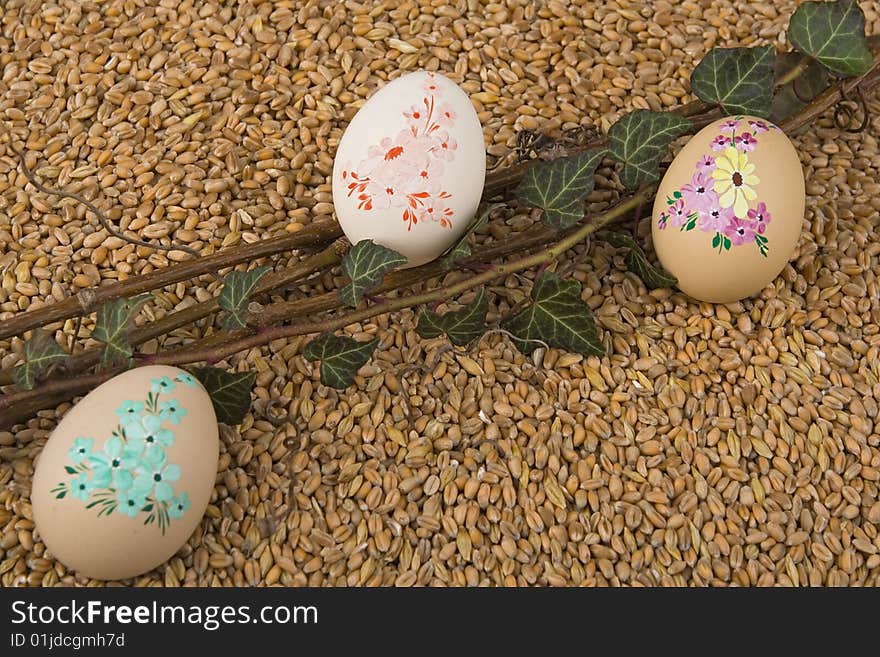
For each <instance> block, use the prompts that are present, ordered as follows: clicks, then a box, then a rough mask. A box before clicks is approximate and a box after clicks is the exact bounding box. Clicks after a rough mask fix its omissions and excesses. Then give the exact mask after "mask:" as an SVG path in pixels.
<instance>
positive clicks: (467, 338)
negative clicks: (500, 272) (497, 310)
mask: <svg viewBox="0 0 880 657" xmlns="http://www.w3.org/2000/svg"><path fill="white" fill-rule="evenodd" d="M488 310H489V299H488V296H487V295H486V288H484V287H481V288H480V291H479V292H478V293H477V296H476V297H474V300H473V301H471V302H470V303H469V304H467V305H466V306H464V307H463V308H460V309H459V310H454V311H452V312H448V313H444V314H442V315H438V314H437V313H435V312H432V311H430V310H423V311H422V312H421V314H420V315H419V324H418V326H417V327H416V332H417V333H418V334H419V335H420V336H422V337H423V338H428V339H430V338H436V337H437V336H439V335H442V334H444V333H445V334H446V335H447V337H448V338H449V341H450V342H452V344H454V345H457V346H459V347H463V346H465V345H467V344H470V343H471V342H472V341H473V340H475V339H476V338H478V337H480V336H481V335H482V334H483V331H484V330H485V329H486V312H487V311H488Z"/></svg>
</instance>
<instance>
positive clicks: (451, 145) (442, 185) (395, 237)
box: [333, 71, 486, 267]
mask: <svg viewBox="0 0 880 657" xmlns="http://www.w3.org/2000/svg"><path fill="white" fill-rule="evenodd" d="M485 177H486V147H485V144H484V141H483V131H482V128H481V126H480V121H479V119H478V118H477V113H476V111H475V110H474V107H473V105H472V104H471V102H470V99H469V98H468V96H467V94H466V93H465V92H464V91H463V90H462V89H461V88H460V87H459V86H458V85H456V84H455V83H454V82H453V81H452V80H450V79H449V78H447V77H445V76H443V75H441V74H439V73H433V72H431V71H418V72H415V73H409V74H407V75H403V76H401V77H399V78H397V79H396V80H394V81H392V82H389V83H388V84H386V85H385V86H384V87H382V88H381V89H380V90H379V91H377V92H376V93H375V94H373V95H372V96H371V97H370V98H369V99H368V100H367V101H366V102H365V103H364V105H363V107H361V108H360V110H358V112H357V114H356V115H355V116H354V118H353V119H352V121H351V123H349V125H348V127H347V128H346V130H345V133H344V134H343V135H342V139H341V140H340V142H339V147H338V149H337V152H336V158H335V161H334V165H333V205H334V208H335V210H336V216H337V218H338V220H339V223H340V225H341V227H342V230H343V232H344V233H345V235H346V237H348V239H349V240H350V241H351V242H352V244H356V243H357V242H360V241H361V240H367V239H372V240H374V241H375V242H376V243H378V244H381V245H383V246H386V247H388V248H391V249H394V250H395V251H397V252H399V253H401V254H402V255H403V256H405V257H406V258H407V261H408V262H407V265H406V266H408V267H413V266H416V265H420V264H424V263H426V262H429V261H431V260H433V259H435V258H437V257H438V256H439V255H441V254H442V253H443V252H444V251H446V250H447V249H448V248H449V247H450V246H452V244H454V243H455V242H456V240H458V239H459V238H460V237H461V236H462V235H463V234H464V232H465V231H466V229H467V227H468V224H469V223H470V222H471V220H472V219H473V216H474V214H475V212H476V210H477V206H478V205H479V203H480V198H481V196H482V193H483V184H484V182H485Z"/></svg>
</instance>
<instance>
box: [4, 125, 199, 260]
mask: <svg viewBox="0 0 880 657" xmlns="http://www.w3.org/2000/svg"><path fill="white" fill-rule="evenodd" d="M4 133H5V134H8V135H9V148H10V150H11V151H12V152H13V153H15V154H16V156H18V162H19V168H20V169H21V172H22V173H23V174H24V177H25V178H27V179H28V182H29V183H30V184H31V185H33V186H34V187H35V188H36V189H37V191H40V192H43V194H53V195H55V196H60V197H61V198H69V199H73V200H74V201H76V202H77V203H82V204H83V205H84V206H86V208H87V209H88V210H89V211H90V212H91V213H92V214H93V215H95V216H96V217H97V218H98V221H99V222H100V224H101V226H102V227H103V228H104V230H106V231H107V232H108V233H110V234H111V235H113V237H118V238H119V239H121V240H124V241H126V242H129V243H131V244H135V245H137V246H144V247H147V248H149V249H156V250H157V251H182V252H183V253H186V254H188V255H191V256H192V257H194V258H198V257H199V256H200V254H199V252H198V251H196V250H195V249H193V248H191V247H189V246H184V245H183V244H170V245H169V244H159V243H156V242H148V241H146V240H142V239H140V238H138V237H130V236H129V235H126V234H125V233H123V232H122V231H121V230H119V229H117V228H116V226H114V225H113V224H111V223H110V220H109V219H107V215H105V214H104V212H103V210H101V209H100V208H99V207H98V206H97V205H95V204H94V203H92V202H91V201H90V200H89V199H87V198H86V197H85V196H83V195H82V194H77V193H76V192H68V191H65V190H63V189H53V188H52V187H46V186H45V185H43V184H42V183H41V182H40V181H39V180H37V177H36V176H35V175H34V173H33V172H32V171H31V170H30V167H28V165H27V159H26V158H25V155H24V153H23V152H22V151H21V150H19V148H18V147H17V146H16V145H15V143H14V141H13V138H12V133H11V132H9V131H8V130H7V129H6V128H5V127H3V126H2V125H0V136H2V135H3V134H4ZM206 273H207V272H206Z"/></svg>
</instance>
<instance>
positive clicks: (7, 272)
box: [0, 0, 880, 586]
mask: <svg viewBox="0 0 880 657" xmlns="http://www.w3.org/2000/svg"><path fill="white" fill-rule="evenodd" d="M796 4H797V3H796V2H770V1H766V2H762V1H758V2H731V1H728V0H711V1H708V0H701V1H686V2H667V1H664V0H659V1H657V2H639V1H635V0H632V1H627V0H610V1H608V2H601V3H599V2H587V1H585V0H580V1H577V2H572V3H569V4H567V3H564V2H557V1H552V0H551V1H549V2H514V1H511V2H498V3H478V2H474V1H467V2H463V1H458V2H451V3H450V2H433V3H428V2H422V3H414V2H384V3H357V2H330V1H321V2H316V1H309V2H292V1H284V0H281V1H278V2H247V1H243V2H217V1H214V0H205V1H201V0H199V1H195V2H193V1H188V0H183V1H180V0H161V1H159V2H155V1H152V0H150V1H144V0H141V1H135V0H124V1H120V0H108V1H106V2H100V3H97V2H80V1H79V0H57V1H56V2H52V3H44V2H41V1H40V0H4V2H3V3H2V5H0V71H2V77H0V119H2V121H3V123H4V125H5V126H7V127H8V128H9V129H10V130H11V131H12V132H13V133H14V135H15V136H16V139H17V140H18V143H19V144H24V145H25V147H26V150H27V153H28V162H29V164H30V165H31V166H32V168H33V169H34V170H35V171H36V172H37V174H38V175H39V176H40V177H41V179H42V180H44V181H45V182H46V183H47V184H50V185H53V186H62V187H65V188H67V189H69V190H71V191H78V192H80V193H82V194H85V195H86V196H88V197H89V198H91V199H93V200H94V202H95V203H96V204H97V205H98V206H99V207H101V208H102V209H104V210H105V211H106V212H107V214H108V216H109V217H110V219H111V220H112V221H113V222H114V223H115V224H116V225H118V226H120V227H122V228H124V229H126V230H128V231H131V232H132V233H134V234H137V235H139V236H140V237H142V238H145V239H151V240H158V241H160V242H163V243H166V244H168V243H170V241H171V240H172V239H173V240H175V241H178V242H182V243H186V244H188V245H189V246H190V247H192V248H194V249H197V250H199V251H201V252H202V253H212V252H214V251H216V250H218V249H220V248H227V247H231V246H234V245H236V244H240V243H251V242H255V241H258V240H265V239H271V238H272V237H273V236H275V235H278V234H282V233H285V232H289V231H296V230H298V229H300V228H301V227H302V226H303V225H305V224H308V223H309V222H311V221H315V220H317V219H321V218H327V217H329V216H330V215H332V212H333V208H332V203H331V194H330V182H329V174H330V172H331V168H332V162H333V155H334V153H335V148H336V145H337V144H338V142H339V139H340V136H341V134H342V131H343V129H344V128H345V126H346V125H347V122H348V121H349V120H350V119H351V117H352V116H353V115H354V113H355V112H356V110H357V108H358V107H359V106H360V105H361V104H362V103H363V101H364V100H365V98H366V97H368V96H369V94H370V93H371V92H373V91H374V90H375V89H376V88H378V86H379V85H381V84H382V83H383V82H384V81H385V80H388V79H391V78H393V77H395V76H397V75H400V74H401V73H403V72H405V71H409V70H414V69H417V68H427V69H431V70H438V71H441V72H443V73H444V74H446V75H448V76H449V77H451V78H452V79H453V80H455V81H456V82H458V83H459V84H461V85H462V87H463V88H464V89H465V90H466V91H467V92H468V93H469V94H470V95H471V98H472V99H473V102H474V105H475V107H476V108H477V111H478V114H479V118H480V120H481V122H482V125H483V128H484V134H485V139H486V144H487V148H488V152H489V155H490V158H489V159H490V162H489V164H490V166H495V165H498V164H504V163H506V162H509V161H510V155H509V154H510V152H511V150H512V148H513V146H514V145H515V141H516V134H517V132H518V131H520V130H523V129H534V130H540V131H544V132H548V133H550V134H552V135H559V134H561V132H562V131H564V130H568V129H571V128H574V127H576V126H578V125H582V126H589V125H596V126H598V127H600V128H602V129H607V127H608V126H609V125H610V124H611V123H613V122H614V121H615V120H616V119H617V118H618V117H619V116H620V115H621V114H622V113H625V112H626V111H628V110H631V109H634V108H650V109H655V110H660V109H665V108H671V107H674V106H676V105H678V104H680V103H682V102H685V101H687V100H689V99H691V95H690V93H689V83H688V79H689V75H690V73H691V71H692V70H693V67H694V66H695V65H696V63H697V62H698V61H699V59H700V58H701V57H702V56H703V55H704V54H705V53H706V51H707V50H708V49H710V48H711V47H713V46H734V45H756V44H764V43H769V44H773V45H775V46H777V48H779V49H786V48H787V47H788V45H787V43H786V39H785V26H786V24H787V21H788V17H789V16H790V14H791V12H792V11H793V10H794V8H795V6H796ZM861 6H862V8H863V9H864V11H865V12H866V14H867V18H868V33H869V34H878V33H880V15H878V10H877V7H876V4H875V3H873V2H862V3H861ZM869 104H870V107H871V110H872V112H873V113H872V116H871V118H870V120H869V122H868V127H867V129H866V130H865V131H864V132H861V133H848V132H845V131H841V130H838V129H836V128H835V127H834V124H833V122H832V120H831V116H830V115H829V116H826V117H824V118H823V119H822V120H820V121H819V122H817V123H816V124H815V125H813V126H811V128H810V129H809V130H808V131H805V132H803V133H802V134H800V135H799V136H797V137H796V139H795V142H796V146H797V147H798V150H799V152H800V155H801V158H802V162H803V165H804V171H805V174H806V180H807V194H808V199H807V212H806V218H805V222H804V231H803V234H802V237H801V240H800V242H799V245H798V249H797V252H796V253H795V255H794V256H793V258H792V260H791V262H790V264H789V265H788V266H787V267H786V269H785V270H784V271H783V273H782V275H781V276H780V277H778V278H777V279H776V280H775V281H774V282H773V283H772V284H770V285H768V286H767V287H766V288H765V290H764V291H763V292H762V293H761V294H760V295H759V296H757V297H755V298H754V299H751V300H747V301H743V302H740V303H735V304H728V305H723V306H722V305H711V304H699V303H695V302H693V301H692V300H690V299H688V298H687V297H685V296H684V295H682V294H680V293H677V292H675V291H673V290H659V291H654V292H649V291H647V290H646V289H645V288H644V286H643V285H642V284H641V282H640V281H639V280H638V279H637V278H636V277H634V276H632V275H631V274H628V273H626V271H625V269H624V267H623V259H622V257H621V256H620V254H619V253H618V252H617V251H616V250H615V249H612V248H611V247H609V246H607V245H605V244H602V243H599V242H595V241H594V242H593V243H592V244H590V245H589V248H588V249H587V248H586V246H587V245H584V247H582V248H579V249H576V250H574V251H572V252H570V253H569V254H568V256H567V258H566V259H565V260H563V262H562V263H561V266H563V267H566V268H567V269H569V270H570V271H571V272H572V275H573V276H574V277H575V278H577V279H578V280H580V281H581V282H582V284H583V288H584V292H583V298H584V299H585V300H586V301H587V303H588V304H589V305H590V306H591V307H592V308H593V309H594V312H595V314H596V316H597V319H598V323H599V325H600V327H601V334H602V338H603V340H604V342H605V344H606V346H607V347H608V355H607V356H605V357H603V358H587V359H585V358H583V357H582V356H579V355H573V354H568V353H564V352H561V351H558V350H555V349H550V350H545V349H543V348H542V349H538V350H537V351H536V352H535V354H534V356H533V357H529V358H526V357H524V356H523V355H522V354H520V353H519V352H518V351H517V350H516V349H515V348H514V347H513V346H512V344H511V343H510V341H509V339H508V338H507V336H505V335H503V334H501V333H498V332H493V333H489V334H488V335H487V336H486V337H485V338H484V339H483V340H482V341H480V343H479V344H478V345H476V346H475V347H474V348H473V349H472V350H470V351H469V352H463V351H455V350H450V349H449V348H448V347H446V346H445V343H444V342H443V341H442V340H434V341H425V340H421V339H419V338H418V336H417V335H416V333H415V331H414V320H415V315H414V313H412V312H400V313H396V314H394V315H392V316H382V317H378V318H376V319H375V320H374V321H371V322H369V323H365V324H362V325H356V326H353V327H350V330H349V333H350V334H351V335H354V336H355V337H360V336H378V337H380V338H381V343H380V347H379V349H378V351H377V352H376V354H375V356H374V358H373V360H372V361H371V362H370V363H369V364H368V365H367V366H365V367H364V368H363V369H362V370H361V373H360V376H359V377H358V382H357V385H355V386H353V387H351V388H349V389H348V390H345V391H335V390H332V389H328V388H325V387H323V386H321V385H320V383H319V380H318V379H319V377H318V371H317V368H316V367H314V366H313V365H312V364H310V363H308V362H306V361H305V360H303V358H302V357H301V356H300V355H299V353H300V351H301V347H302V344H303V341H301V340H295V341H292V342H289V343H282V344H272V345H270V346H269V347H267V348H264V349H258V350H253V351H251V352H248V353H244V354H240V355H239V356H236V357H235V358H233V359H230V360H229V361H228V362H227V364H228V366H229V367H230V368H236V369H246V368H249V367H250V368H255V369H256V370H257V372H258V377H257V388H256V390H255V398H254V404H253V407H252V412H251V413H250V414H249V415H248V416H247V418H246V419H245V421H244V423H243V424H242V425H241V426H239V427H235V428H228V427H223V428H222V431H221V438H222V441H221V442H222V445H221V458H220V467H219V470H218V473H217V482H216V486H215V491H214V494H213V497H212V501H211V504H210V506H209V507H208V511H207V514H206V516H205V519H204V520H203V522H202V523H201V525H200V526H199V528H198V530H197V531H196V532H195V534H194V535H193V536H192V538H191V539H190V541H189V542H188V544H187V545H185V546H184V547H183V548H182V549H181V550H180V552H179V553H178V555H177V556H175V557H174V558H173V559H171V560H170V561H169V562H168V563H167V564H165V565H163V566H161V567H159V568H157V569H156V570H154V571H152V572H150V573H147V574H145V575H143V576H141V577H138V578H136V579H134V580H130V581H127V582H124V584H134V585H138V586H141V585H168V586H177V585H211V586H228V585H237V586H240V585H264V584H265V585H272V584H281V585H306V584H309V585H335V586H340V585H370V586H375V585H397V586H412V585H449V586H452V585H472V586H476V585H487V586H492V585H542V586H543V585H550V586H562V585H647V586H652V585H664V586H666V585H674V586H704V585H713V586H730V585H761V586H764V585H774V584H779V585H788V586H791V585H796V586H803V585H875V584H877V583H878V573H880V538H878V523H880V501H878V484H880V434H878V431H877V426H876V422H877V420H876V418H877V409H878V403H877V398H878V396H880V360H878V349H880V289H878V278H877V276H878V272H880V263H878V255H880V237H878V235H877V232H876V230H877V223H878V209H880V177H878V170H880V148H878V141H877V140H878V135H880V118H878V117H880V103H878V102H877V100H876V98H872V99H870V101H869ZM25 182H26V181H25V179H24V176H23V175H22V174H21V173H20V172H19V171H18V170H17V168H16V160H15V157H14V154H13V153H12V151H11V150H10V149H9V148H8V147H7V146H6V145H5V142H4V143H3V144H0V283H2V284H0V321H2V320H3V319H4V318H9V317H11V316H13V315H15V314H17V313H20V312H22V311H24V310H27V309H28V308H30V307H38V306H39V305H41V304H43V303H46V302H47V301H48V300H51V299H62V298H65V297H66V296H68V295H69V294H71V293H75V292H76V291H78V290H80V289H83V288H86V287H88V286H91V285H94V284H96V283H98V282H100V281H102V280H123V279H125V278H127V277H129V276H131V275H135V274H142V273H147V272H149V271H151V270H154V269H157V268H161V267H165V266H167V265H168V264H169V257H172V258H174V257H176V256H177V255H178V254H179V255H180V258H181V259H184V258H186V257H187V256H186V255H184V254H182V253H180V252H177V253H176V254H175V253H173V252H172V253H171V254H170V256H169V254H168V253H167V252H162V251H157V250H153V249H147V248H144V247H139V246H134V245H131V244H126V243H124V242H122V241H121V240H119V239H118V238H115V237H113V236H110V235H108V234H106V233H105V232H104V231H102V230H101V229H100V227H99V226H97V225H96V223H95V222H94V221H93V218H92V217H88V218H87V217H86V214H85V212H84V208H83V207H82V206H80V205H77V204H76V203H74V202H71V201H63V202H61V203H58V202H57V199H55V198H52V197H46V196H45V195H43V194H40V193H37V192H33V191H32V190H31V189H30V188H28V189H25ZM618 193H619V185H617V183H616V182H615V180H614V178H613V174H612V172H611V171H610V170H607V169H606V170H602V171H600V176H599V185H598V188H597V190H596V192H594V194H593V200H594V201H595V202H596V203H597V204H599V205H601V204H603V203H609V202H612V201H613V200H614V199H616V198H617V197H618ZM508 215H509V216H507V217H505V218H503V219H501V220H499V221H497V222H494V223H493V224H492V225H491V226H490V227H489V228H487V229H485V230H484V231H482V232H481V234H480V236H479V240H480V241H484V242H489V241H492V240H495V239H501V238H503V237H504V236H505V235H506V234H508V232H509V231H510V230H513V229H521V228H522V227H524V226H527V225H528V224H529V223H531V222H533V221H534V220H535V217H534V215H533V214H531V213H528V212H521V213H518V214H517V213H508ZM648 232H649V231H648ZM282 260H284V259H283V258H282ZM278 262H280V261H278ZM533 276H534V272H528V273H526V274H524V275H517V276H512V277H510V278H508V279H507V280H503V281H501V282H499V284H498V285H497V286H495V287H494V288H493V291H494V292H496V294H495V295H493V298H494V302H493V305H492V307H491V308H490V316H489V319H490V321H496V320H497V319H498V317H499V316H500V315H501V314H503V313H504V312H506V310H507V309H509V308H510V307H511V306H513V305H514V304H516V303H518V302H519V301H520V300H521V299H522V298H523V296H524V295H527V294H528V291H529V288H530V285H531V279H532V278H533ZM340 280H341V278H340V277H339V273H338V271H337V272H333V273H331V274H327V275H324V276H322V277H320V278H318V279H316V280H314V281H312V282H311V283H310V285H309V286H307V287H302V288H298V289H296V290H292V291H290V292H289V295H290V296H291V297H293V296H295V295H306V294H313V293H317V292H321V291H325V290H327V289H329V288H330V286H332V285H334V284H336V283H338V282H339V281H340ZM434 284H436V282H435V283H434ZM217 287H218V284H217V283H216V282H214V281H213V280H212V279H211V278H210V277H204V278H203V279H200V280H197V281H190V282H189V283H186V284H183V283H181V284H177V285H172V286H169V287H167V288H165V289H163V290H161V291H159V292H158V293H157V295H156V299H155V300H154V301H153V302H151V303H150V304H148V306H147V307H146V310H145V312H144V317H143V318H142V319H147V320H148V319H150V318H158V317H162V316H163V315H164V314H166V313H168V312H170V311H172V310H175V309H179V308H183V307H186V306H187V305H190V304H193V303H197V302H199V301H203V300H205V299H207V298H208V297H210V296H212V295H214V294H216V292H217ZM464 300H465V301H466V300H467V297H465V299H464ZM92 321H93V317H92V318H90V319H89V320H87V321H86V322H85V323H84V326H83V327H82V333H81V335H82V338H83V339H82V340H80V345H82V344H87V343H86V342H85V341H84V339H85V337H86V336H87V335H88V331H89V330H90V325H91V322H92ZM74 326H75V324H74V322H72V321H69V322H65V323H64V324H58V325H57V326H56V327H54V328H57V330H58V333H57V335H58V337H59V339H60V340H61V341H62V342H67V343H69V342H70V341H71V340H72V339H73V336H72V333H73V331H74ZM206 328H207V327H205V326H203V325H202V324H201V323H200V324H199V325H197V326H194V327H191V328H189V329H187V330H182V331H178V332H176V333H175V334H174V335H173V336H172V337H170V338H169V339H167V340H166V341H164V343H163V344H164V345H166V346H169V345H173V344H177V343H180V342H181V341H183V340H186V339H189V338H192V337H197V336H199V335H201V334H202V333H203V332H204V331H205V330H206ZM21 347H22V345H21V341H20V340H19V339H14V340H11V341H9V340H7V341H2V342H0V363H2V365H3V366H4V367H9V366H11V365H13V364H14V363H15V362H16V360H17V358H18V355H19V354H20V352H21ZM159 347H160V345H159V344H157V343H156V342H155V341H154V342H152V343H149V344H148V345H146V346H145V350H148V351H149V350H155V349H157V348H159ZM272 398H274V399H277V400H279V401H278V402H275V403H268V400H269V399H272ZM68 408H69V404H65V405H62V406H60V407H59V408H57V409H54V410H49V411H45V412H42V413H40V415H39V416H38V417H36V418H34V419H33V420H32V421H30V422H29V423H27V425H22V426H19V427H17V428H16V430H15V431H12V432H0V485H2V487H0V584H2V585H3V586H54V585H73V584H89V585H101V584H103V583H102V582H91V581H89V580H86V579H83V578H81V577H77V576H75V575H74V574H72V573H69V572H67V571H66V570H65V568H64V566H63V565H62V564H60V563H58V562H56V561H55V560H54V559H52V557H51V555H50V554H49V553H48V552H47V551H46V549H45V547H44V545H43V544H42V543H41V541H40V537H39V532H38V531H36V530H35V529H34V525H33V522H32V519H31V507H30V501H29V494H30V479H31V476H32V474H33V462H34V457H35V456H36V455H37V454H38V453H39V451H40V449H41V447H42V445H43V444H45V440H46V438H47V437H48V435H49V433H50V432H51V430H52V429H53V428H54V426H55V425H56V423H57V420H58V418H59V417H61V416H63V414H64V413H65V411H66V410H67V409H68ZM279 415H281V416H282V419H283V416H284V415H288V416H289V417H288V421H286V422H284V421H279V420H278V417H279Z"/></svg>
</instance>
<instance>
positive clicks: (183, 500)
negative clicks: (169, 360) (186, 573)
mask: <svg viewBox="0 0 880 657" xmlns="http://www.w3.org/2000/svg"><path fill="white" fill-rule="evenodd" d="M218 457H219V441H218V427H217V418H216V416H215V415H214V408H213V406H212V405H211V399H210V397H209V396H208V393H207V392H206V391H205V389H204V388H203V387H202V385H201V384H200V383H199V382H198V381H197V380H196V379H195V378H194V377H193V376H192V375H190V374H188V373H187V372H184V371H183V370H180V369H177V368H175V367H166V366H148V367H138V368H135V369H132V370H129V371H127V372H124V373H122V374H119V375H118V376H115V377H113V378H112V379H110V380H109V381H107V382H105V383H103V384H102V385H100V386H99V387H97V388H95V390H93V391H92V392H91V393H89V394H88V395H86V396H85V397H84V398H83V399H82V400H81V401H80V402H79V403H78V404H76V405H75V406H74V407H73V408H72V409H71V410H70V411H69V412H68V413H67V415H65V416H64V418H63V419H62V420H61V422H60V423H59V424H58V426H57V427H56V429H55V431H53V432H52V435H51V436H49V440H48V441H47V442H46V446H45V447H44V448H43V451H42V452H41V453H40V456H39V457H38V459H37V465H36V470H35V472H34V478H33V488H32V491H31V502H32V505H33V512H34V523H35V525H36V528H37V530H38V532H39V535H40V537H41V539H42V540H43V542H44V543H45V544H46V547H47V548H48V550H49V552H51V554H52V555H53V556H54V557H56V558H57V559H58V560H59V561H61V563H63V564H64V565H65V566H67V567H68V568H70V569H72V570H74V571H76V572H78V573H80V574H81V575H85V576H88V577H92V578H95V579H124V578H128V577H134V576H135V575H140V574H141V573H144V572H146V571H148V570H151V569H152V568H155V567H156V566H158V565H160V564H161V563H162V562H164V561H165V560H167V559H168V558H170V557H171V556H173V555H174V553H175V552H177V551H178V550H179V549H180V548H181V546H182V545H183V544H184V543H185V542H186V541H187V539H188V538H189V537H190V535H191V534H192V532H193V530H194V529H195V528H196V526H197V525H198V523H199V521H200V520H201V519H202V515H203V514H204V512H205V508H206V507H207V505H208V501H209V499H210V497H211V492H212V490H213V487H214V480H215V476H216V472H217V461H218Z"/></svg>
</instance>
